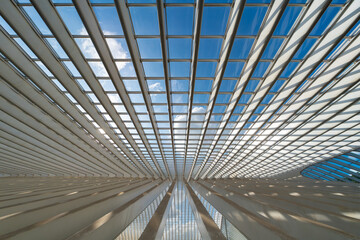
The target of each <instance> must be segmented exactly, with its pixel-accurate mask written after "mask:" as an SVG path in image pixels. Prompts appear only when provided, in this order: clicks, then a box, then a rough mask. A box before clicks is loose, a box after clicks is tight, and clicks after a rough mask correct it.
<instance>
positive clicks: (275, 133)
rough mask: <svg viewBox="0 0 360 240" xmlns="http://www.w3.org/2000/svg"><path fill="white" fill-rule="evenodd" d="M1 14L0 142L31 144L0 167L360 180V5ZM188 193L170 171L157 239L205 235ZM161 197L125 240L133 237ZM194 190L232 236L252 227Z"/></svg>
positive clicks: (18, 9) (78, 7) (165, 6)
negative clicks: (172, 183)
mask: <svg viewBox="0 0 360 240" xmlns="http://www.w3.org/2000/svg"><path fill="white" fill-rule="evenodd" d="M0 10H1V16H0V26H1V27H0V42H1V44H0V58H1V65H0V66H1V71H0V72H1V73H0V75H1V79H0V80H1V81H0V84H1V85H0V89H2V92H1V99H0V100H4V101H2V102H4V103H6V104H5V105H6V106H5V105H3V106H2V107H0V111H1V114H0V135H1V136H2V137H1V140H4V139H5V141H6V145H7V146H10V148H13V149H16V150H14V151H15V152H16V151H17V150H18V149H20V150H22V151H24V152H27V153H29V155H19V159H20V160H21V159H22V160H24V159H26V161H20V163H19V164H18V166H14V165H13V164H12V163H9V166H10V167H9V166H7V165H6V164H7V163H4V165H6V166H7V167H6V168H3V169H0V171H3V172H0V175H1V174H15V173H16V174H24V175H31V176H33V175H36V176H118V177H148V178H162V179H167V178H169V179H171V180H173V179H178V180H179V179H180V180H182V179H185V181H186V180H190V179H195V180H196V179H206V178H269V177H276V178H281V177H283V178H285V177H294V176H298V175H299V173H300V171H301V170H302V169H304V168H305V167H307V166H308V167H307V168H306V169H305V170H303V171H302V174H303V175H304V176H306V177H310V178H313V179H322V180H334V179H338V180H339V179H340V180H341V181H347V180H349V179H352V181H354V179H358V177H357V175H358V168H356V167H358V166H359V164H358V163H359V162H358V160H359V158H358V154H359V152H357V151H355V149H358V148H359V147H360V145H359V137H360V125H359V123H360V104H359V103H360V102H359V97H358V96H359V92H360V82H359V79H360V74H359V73H360V65H359V56H360V37H359V32H360V24H359V23H360V21H359V15H360V1H345V0H344V1H343V0H334V1H306V0H290V1H284V0H274V1H270V0H247V1H240V0H239V1H238V0H234V1H232V0H205V1H200V0H199V1H194V0H157V1H155V0H127V1H125V0H124V1H121V0H115V1H114V0H106V1H105V0H90V1H85V0H79V1H71V0H52V1H49V2H47V1H43V2H41V3H40V2H39V1H37V0H34V1H29V0H17V1H6V2H5V1H4V3H2V4H1V5H0ZM9 109H11V111H10V110H9ZM18 110H20V111H18ZM34 120H36V121H34ZM34 146H35V147H36V149H38V150H34V149H35V147H34ZM0 148H1V150H2V152H1V153H0V155H1V156H0V157H1V158H3V157H4V156H5V155H6V153H7V151H10V150H8V149H9V148H8V147H6V148H4V147H3V145H1V146H0ZM14 151H10V153H11V155H12V154H14V153H13V152H14ZM351 151H352V152H351ZM348 152H350V153H348ZM355 155H356V157H354V156H355ZM334 156H339V157H334ZM325 159H329V160H327V161H326V162H322V161H323V160H325ZM34 163H35V166H36V167H34ZM311 164H314V165H311ZM309 165H310V166H309ZM350 165H351V166H350ZM356 171H357V172H356ZM355 172H356V173H355ZM356 174H357V175H356ZM344 179H346V180H344ZM349 181H350V180H349ZM184 191H185V186H184V182H183V181H177V183H176V188H175V190H174V200H173V202H172V203H171V209H170V213H169V218H168V219H167V222H166V226H165V230H164V235H163V239H200V238H201V236H200V233H199V231H198V229H197V224H196V222H195V220H194V215H193V213H192V211H191V207H190V205H189V201H188V199H187V197H186V195H185V194H184ZM163 195H164V193H163V194H162V195H161V196H159V198H157V199H156V200H155V201H153V203H151V204H150V205H149V206H148V207H147V208H146V209H145V210H144V211H143V212H142V213H141V214H140V215H139V216H138V218H137V219H135V221H134V222H133V223H132V224H130V225H129V226H128V228H127V229H126V230H125V231H124V232H123V233H122V234H121V235H120V236H119V237H118V238H117V239H131V238H134V239H136V238H138V237H139V236H140V235H141V232H142V231H143V230H144V228H145V226H146V223H147V222H148V221H149V220H150V218H151V216H152V214H153V213H154V211H155V209H156V207H157V206H158V205H159V203H160V200H161V198H162V196H163ZM198 196H199V195H198ZM199 198H200V200H201V201H202V203H203V205H204V206H205V207H206V209H207V211H208V212H209V214H210V215H211V217H212V218H213V219H214V221H215V222H216V224H217V225H218V226H219V228H220V229H221V230H222V231H223V232H224V235H226V236H227V237H229V238H230V237H231V236H232V237H234V238H237V239H242V238H245V237H244V236H242V234H241V233H240V232H238V231H237V230H236V229H235V227H233V226H232V225H231V223H230V222H227V220H226V219H225V218H223V217H222V216H221V214H220V213H219V212H218V211H216V209H214V208H213V207H212V206H211V205H210V204H209V203H208V202H206V200H205V199H203V198H202V197H200V196H199ZM175 226H176V227H177V228H175Z"/></svg>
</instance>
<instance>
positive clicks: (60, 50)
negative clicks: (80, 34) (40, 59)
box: [46, 38, 69, 58]
mask: <svg viewBox="0 0 360 240" xmlns="http://www.w3.org/2000/svg"><path fill="white" fill-rule="evenodd" d="M46 41H47V42H48V43H49V44H50V46H51V47H52V49H54V51H55V52H56V54H57V55H58V56H59V57H60V58H69V57H68V55H67V54H66V53H65V51H64V49H63V48H62V47H61V46H60V44H59V42H58V41H57V40H56V39H55V38H46Z"/></svg>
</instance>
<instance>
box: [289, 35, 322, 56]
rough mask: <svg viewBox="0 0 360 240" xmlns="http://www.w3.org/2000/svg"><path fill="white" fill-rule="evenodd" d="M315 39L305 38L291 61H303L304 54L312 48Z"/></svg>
mask: <svg viewBox="0 0 360 240" xmlns="http://www.w3.org/2000/svg"><path fill="white" fill-rule="evenodd" d="M316 41H317V39H313V38H307V39H305V41H304V42H303V44H302V45H301V47H300V48H299V50H298V51H297V52H296V53H295V55H294V57H293V59H304V57H305V56H306V54H307V53H308V52H309V50H310V49H311V48H312V46H313V45H314V44H315V42H316Z"/></svg>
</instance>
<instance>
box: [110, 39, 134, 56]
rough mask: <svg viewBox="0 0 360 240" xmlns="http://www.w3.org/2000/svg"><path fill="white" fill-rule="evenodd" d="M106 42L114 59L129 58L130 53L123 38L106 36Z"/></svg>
mask: <svg viewBox="0 0 360 240" xmlns="http://www.w3.org/2000/svg"><path fill="white" fill-rule="evenodd" d="M106 42H107V44H108V46H109V49H110V52H111V55H112V56H113V58H115V59H125V58H130V53H129V49H128V46H127V44H126V41H125V39H122V38H107V39H106Z"/></svg>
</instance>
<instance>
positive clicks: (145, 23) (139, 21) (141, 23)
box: [129, 7, 159, 35]
mask: <svg viewBox="0 0 360 240" xmlns="http://www.w3.org/2000/svg"><path fill="white" fill-rule="evenodd" d="M129 9H130V13H131V18H132V22H133V26H134V30H135V34H137V35H159V23H158V16H157V10H156V7H130V8H129Z"/></svg>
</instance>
